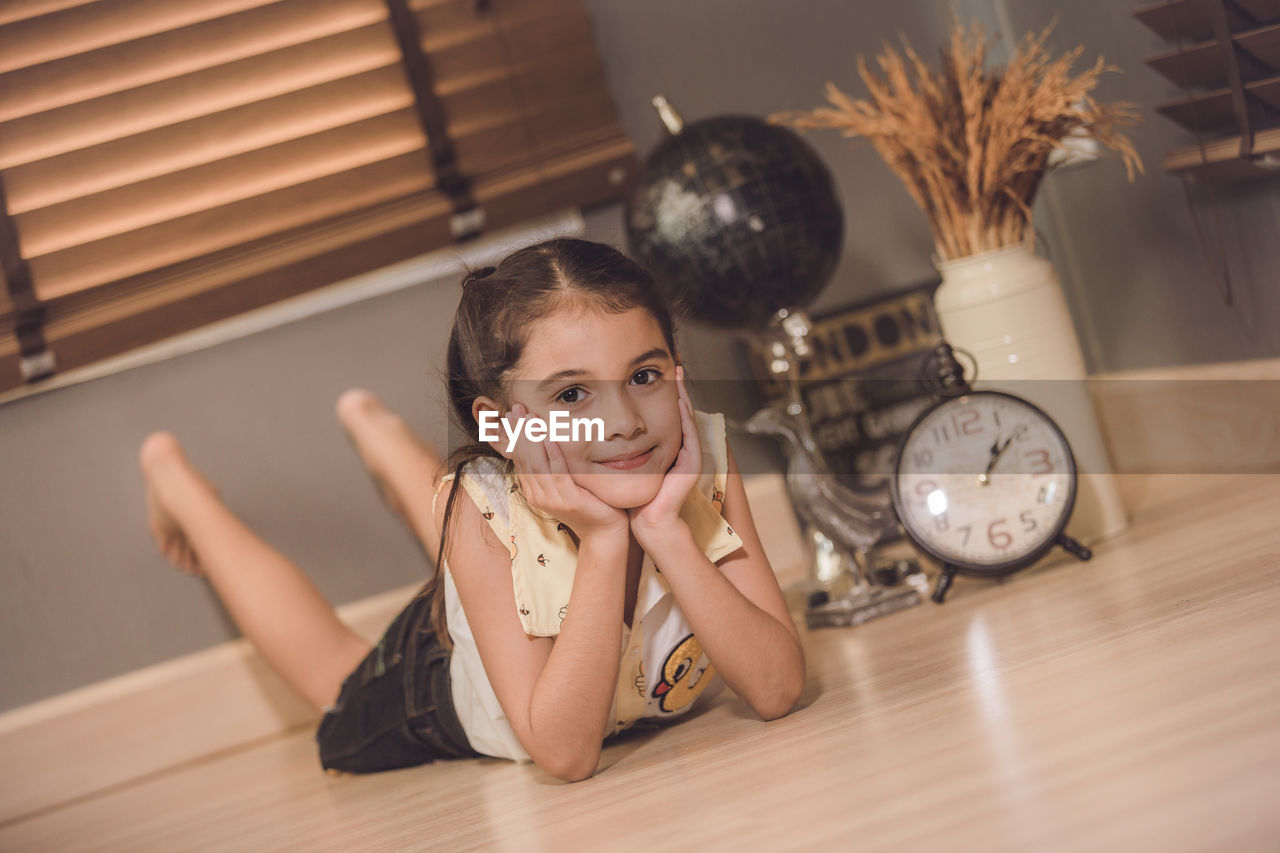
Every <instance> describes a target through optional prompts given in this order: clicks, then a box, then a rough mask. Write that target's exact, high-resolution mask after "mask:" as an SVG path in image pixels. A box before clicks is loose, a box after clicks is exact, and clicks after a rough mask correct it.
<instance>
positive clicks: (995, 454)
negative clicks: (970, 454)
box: [978, 436, 1013, 486]
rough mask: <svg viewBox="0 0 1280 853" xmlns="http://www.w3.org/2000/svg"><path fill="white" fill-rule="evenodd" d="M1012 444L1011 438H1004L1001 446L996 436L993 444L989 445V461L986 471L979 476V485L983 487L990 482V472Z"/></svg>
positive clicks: (998, 437)
mask: <svg viewBox="0 0 1280 853" xmlns="http://www.w3.org/2000/svg"><path fill="white" fill-rule="evenodd" d="M1012 442H1013V436H1009V437H1008V438H1006V439H1005V440H1004V443H1003V444H1001V443H1000V436H996V440H995V442H994V443H992V445H991V460H990V461H989V462H987V470H985V471H983V472H982V474H981V475H979V477H978V482H979V483H981V484H982V485H984V486H985V485H986V484H987V483H989V482H991V470H992V469H993V468H995V467H996V463H997V462H999V461H1000V457H1001V456H1002V455H1004V452H1005V450H1007V449H1008V447H1009V445H1010V444H1011V443H1012Z"/></svg>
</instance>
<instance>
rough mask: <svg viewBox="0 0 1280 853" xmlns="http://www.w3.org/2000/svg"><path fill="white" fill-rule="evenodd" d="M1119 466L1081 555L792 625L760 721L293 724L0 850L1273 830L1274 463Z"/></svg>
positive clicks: (51, 818)
mask: <svg viewBox="0 0 1280 853" xmlns="http://www.w3.org/2000/svg"><path fill="white" fill-rule="evenodd" d="M1126 480H1127V482H1126V484H1125V489H1126V492H1127V493H1128V494H1129V495H1130V496H1131V497H1132V498H1133V506H1134V507H1135V512H1134V518H1133V524H1132V526H1131V527H1130V529H1129V530H1128V531H1127V532H1126V533H1125V534H1123V535H1121V536H1120V537H1118V538H1115V539H1113V540H1111V541H1108V542H1106V543H1103V544H1101V545H1100V546H1099V547H1098V548H1097V549H1096V556H1095V557H1094V559H1093V560H1092V561H1091V562H1089V563H1075V562H1069V563H1068V562H1058V563H1057V564H1055V565H1053V566H1047V567H1043V568H1039V569H1036V570H1034V571H1031V572H1028V573H1024V574H1023V575H1021V576H1019V577H1017V578H1016V579H1014V580H1013V581H1011V582H1009V583H1005V584H1002V585H996V584H989V583H980V582H975V581H971V580H965V579H963V578H961V579H958V580H957V582H956V586H955V588H954V589H953V591H952V595H951V598H950V600H949V601H948V602H947V604H945V605H943V606H941V607H938V606H935V605H933V604H932V603H929V602H926V603H925V604H924V605H922V606H920V607H917V608H914V609H913V610H910V611H907V612H904V613H899V614H896V615H893V616H890V617H887V618H885V619H882V620H879V621H876V622H872V623H869V624H867V625H864V626H862V627H859V628H855V629H822V630H819V631H815V632H812V633H808V634H806V635H804V641H805V647H806V650H807V653H808V660H809V685H808V689H807V690H806V692H805V695H804V698H803V700H802V705H801V707H800V708H799V709H798V710H797V711H796V712H795V713H793V714H792V715H791V716H789V717H787V718H785V719H782V720H778V721H775V722H771V723H767V724H766V723H762V722H760V721H759V720H758V719H755V718H753V716H752V714H751V713H750V711H749V709H747V708H746V706H745V705H743V704H742V703H741V702H740V701H738V700H737V699H735V698H733V697H732V696H727V695H726V696H725V697H723V698H721V699H720V700H719V701H718V702H717V703H713V704H712V705H711V707H710V708H709V709H708V710H706V711H704V712H702V713H700V714H699V715H697V716H696V717H693V718H692V719H688V720H687V721H685V722H683V723H681V724H679V725H676V726H673V727H671V728H669V729H665V730H662V731H659V732H646V733H643V734H639V735H636V736H632V737H629V738H628V739H626V740H624V741H622V742H620V743H617V744H614V745H612V746H611V747H609V748H608V749H607V750H606V752H605V758H604V763H603V766H602V769H601V770H600V772H599V773H598V774H597V775H596V776H595V777H594V778H592V779H590V780H588V781H586V782H582V783H579V784H574V785H566V784H561V783H559V782H557V781H555V780H554V779H552V778H551V777H550V776H548V775H547V774H545V773H543V772H542V771H540V770H539V769H537V768H536V767H535V766H533V765H516V764H511V763H507V762H502V761H497V760H474V761H463V762H454V763H447V764H436V765H432V766H428V767H421V768H415V769H412V770H404V771H398V772H394V773H384V774H378V775H373V776H364V777H352V776H347V777H330V776H326V775H325V774H323V773H322V772H320V770H319V769H318V764H317V761H316V756H315V749H314V746H313V743H312V740H311V733H310V732H309V731H299V732H296V733H294V734H290V735H287V736H283V737H276V738H272V739H270V740H267V741H265V742H262V743H259V744H256V745H254V746H252V747H250V748H245V749H239V750H235V751H233V752H230V753H227V754H223V755H219V756H216V757H213V758H210V759H207V760H203V761H201V762H198V763H196V764H193V765H188V766H186V767H184V768H181V769H179V770H176V771H172V772H167V773H164V774H161V775H158V776H154V777H152V778H149V779H145V780H142V781H140V782H136V783H132V784H129V785H127V786H124V787H121V788H118V789H115V790H112V791H108V792H105V793H102V794H98V795H94V796H93V797H90V798H86V799H83V800H80V801H78V802H74V803H71V804H67V805H64V806H61V807H59V808H57V809H55V810H52V811H46V812H44V813H42V814H38V815H35V816H29V817H26V818H22V819H18V820H14V821H11V822H8V823H6V824H4V825H0V850H65V849H80V850H84V849H100V848H101V849H111V850H175V849H183V850H185V849H192V848H199V849H224V850H254V851H259V850H277V849H305V850H321V849H329V850H369V849H405V848H416V847H420V848H431V849H440V850H455V849H469V848H499V849H511V850H522V851H523V850H529V849H532V850H577V849H595V848H598V847H602V846H603V847H607V848H608V849H636V850H640V849H643V850H697V849H700V848H711V849H729V848H746V849H751V850H755V849H765V850H772V849H779V848H784V849H785V848H818V847H827V846H830V845H841V846H842V847H847V848H849V849H858V850H863V851H867V850H894V851H902V850H944V849H959V850H1037V851H1039V850H1072V851H1076V850H1097V849H1105V850H1125V851H1130V850H1143V851H1145V850H1160V851H1168V850H1231V851H1240V850H1276V849H1278V848H1280V476H1276V475H1241V476H1234V477H1232V476H1213V477H1209V476H1204V477H1131V478H1126ZM10 781H11V782H12V781H13V780H10Z"/></svg>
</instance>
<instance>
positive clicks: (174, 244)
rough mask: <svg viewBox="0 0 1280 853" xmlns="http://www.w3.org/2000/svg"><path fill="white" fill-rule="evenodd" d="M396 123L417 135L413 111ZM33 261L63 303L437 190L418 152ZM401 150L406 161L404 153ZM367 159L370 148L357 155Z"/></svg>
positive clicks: (42, 284) (391, 152) (50, 293)
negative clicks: (76, 293) (108, 285)
mask: <svg viewBox="0 0 1280 853" xmlns="http://www.w3.org/2000/svg"><path fill="white" fill-rule="evenodd" d="M395 118H396V119H397V120H398V121H400V122H402V123H403V125H404V126H405V128H406V129H413V130H416V125H414V124H413V121H412V116H410V115H409V114H408V113H407V112H405V113H401V114H397V115H396V116H395ZM386 153H387V154H388V156H387V157H385V158H382V159H378V160H374V161H372V162H368V163H358V162H352V163H349V164H339V163H335V164H334V165H335V167H337V166H339V165H345V166H346V168H335V171H334V172H333V173H332V174H329V175H325V176H318V177H313V178H312V179H311V180H308V181H306V182H301V183H297V184H293V185H289V186H282V187H280V188H278V189H276V190H275V191H272V192H265V193H258V194H249V195H246V196H244V197H242V198H241V199H239V200H237V201H233V202H230V203H228V204H224V205H220V206H217V207H210V208H208V209H205V210H200V211H197V212H193V213H191V214H188V215H186V216H180V217H176V218H174V219H169V220H164V221H161V222H158V223H156V224H153V225H150V226H147V227H144V228H140V229H138V230H134V231H128V232H125V233H122V234H118V235H112V236H111V237H109V238H104V239H101V240H96V241H93V242H88V243H83V244H80V245H76V246H73V247H71V248H68V249H64V250H62V251H59V252H55V253H52V254H49V255H46V256H42V257H34V258H32V259H31V268H32V274H33V275H34V277H35V280H36V292H37V294H38V295H39V296H40V297H41V298H42V299H56V298H58V297H60V296H65V295H67V294H68V293H71V292H74V291H76V290H82V289H85V288H90V287H94V286H97V285H100V284H103V283H106V282H109V281H111V280H113V279H117V278H125V277H127V276H132V275H138V274H141V273H145V272H147V271H149V270H155V269H159V268H162V267H164V266H167V265H170V264H176V263H180V262H182V261H186V260H189V259H192V258H197V257H200V256H202V255H206V254H208V253H210V252H215V251H218V250H220V249H224V248H228V247H231V246H235V245H236V244H238V243H246V242H250V241H253V240H257V239H261V238H264V237H267V236H270V235H275V234H280V233H281V232H284V231H287V230H288V229H290V228H294V227H298V226H300V225H305V224H307V223H309V222H316V221H319V220H322V219H326V218H329V217H333V216H340V215H342V214H344V213H348V212H351V211H353V210H358V209H360V208H361V207H365V206H367V205H370V204H375V203H378V202H380V201H386V200H387V199H389V198H395V197H398V196H400V195H404V194H406V193H409V192H414V191H419V190H426V189H428V188H430V187H431V186H433V185H434V181H433V179H432V176H431V174H430V172H429V171H428V170H427V169H426V168H425V166H424V161H423V155H422V154H421V153H420V152H419V150H418V149H411V151H410V152H408V153H406V152H396V150H395V147H394V146H389V147H388V149H387V152H386ZM397 153H398V156H397ZM356 155H358V156H367V155H368V150H367V149H362V150H360V151H359V152H356Z"/></svg>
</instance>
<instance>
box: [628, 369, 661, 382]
mask: <svg viewBox="0 0 1280 853" xmlns="http://www.w3.org/2000/svg"><path fill="white" fill-rule="evenodd" d="M661 378H662V372H661V371H659V370H658V369H657V368H654V367H646V368H645V369H644V370H637V371H636V372H635V373H634V374H633V375H632V377H631V381H632V382H634V383H635V384H636V385H652V384H653V383H655V382H657V381H658V380H659V379H661Z"/></svg>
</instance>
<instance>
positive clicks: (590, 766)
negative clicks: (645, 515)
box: [436, 501, 630, 782]
mask: <svg viewBox="0 0 1280 853" xmlns="http://www.w3.org/2000/svg"><path fill="white" fill-rule="evenodd" d="M437 504H438V506H437V517H436V524H437V526H438V527H439V526H442V525H443V509H444V505H445V502H444V501H438V502H437ZM450 526H451V528H452V529H451V530H450V531H449V542H450V546H449V556H448V561H449V570H450V571H451V572H452V574H453V579H454V584H455V585H456V586H457V589H458V596H459V598H460V599H461V602H462V607H463V610H465V611H466V614H467V621H468V623H469V624H470V625H471V631H472V634H473V635H474V637H475V640H476V647H477V649H478V650H479V652H480V659H481V661H482V662H483V663H484V669H485V675H486V676H487V677H488V679H489V683H490V684H491V685H492V687H493V691H494V694H495V695H496V696H497V698H498V703H499V704H500V705H501V706H502V710H503V713H504V714H505V715H506V717H507V721H508V722H509V723H510V724H511V728H512V730H513V731H514V732H515V735H516V737H517V738H518V739H519V741H520V743H521V745H522V746H524V748H525V751H526V752H528V753H529V756H530V757H531V758H532V759H533V760H534V761H535V762H537V764H538V766H540V767H542V768H543V769H545V770H546V771H547V772H549V773H551V774H552V775H554V776H556V777H558V778H560V779H564V780H565V781H570V782H572V781H578V780H580V779H585V778H587V777H589V776H590V775H591V774H592V773H594V772H595V769H596V765H597V764H598V763H599V761H600V750H601V746H602V743H603V741H604V737H605V734H606V732H605V729H606V727H607V726H608V722H609V709H610V708H611V707H612V704H613V696H614V691H615V689H616V685H617V679H618V661H619V659H620V658H621V656H622V632H621V628H620V627H619V626H620V625H621V624H622V618H623V613H622V611H623V600H624V597H625V588H624V587H625V581H626V559H627V549H628V546H629V542H630V538H629V534H628V531H627V529H626V528H625V527H623V528H621V529H620V530H618V531H613V530H608V531H601V532H598V533H596V534H593V535H588V536H585V537H584V538H583V539H582V541H581V543H580V547H579V553H578V566H577V571H576V574H575V576H574V581H573V588H572V591H571V593H570V597H569V607H568V611H567V612H568V614H569V615H568V616H566V618H565V620H564V622H563V624H562V625H561V629H560V636H559V637H558V638H556V639H555V640H554V641H553V640H552V639H551V638H550V637H531V636H529V635H528V634H526V633H525V632H524V628H523V626H522V625H521V623H520V619H519V617H518V616H517V614H516V601H515V592H514V591H513V589H512V585H511V557H510V554H509V553H508V551H507V549H506V547H505V546H504V545H503V544H502V543H500V542H499V541H498V539H497V537H496V536H495V535H494V533H493V530H492V529H490V527H489V525H488V524H487V523H486V522H485V521H484V519H483V518H482V517H481V515H480V511H479V510H478V509H477V508H476V507H475V506H474V505H473V504H472V503H471V502H469V501H455V508H454V516H453V520H451V522H450Z"/></svg>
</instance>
